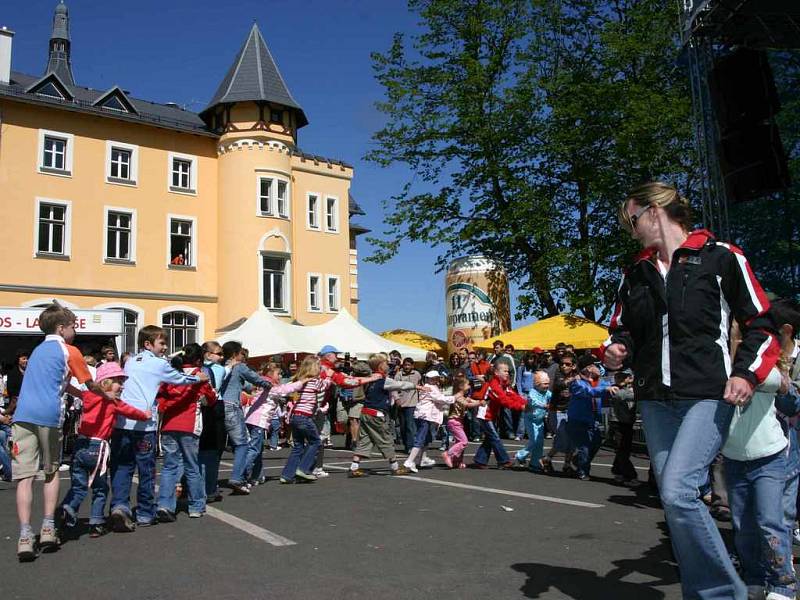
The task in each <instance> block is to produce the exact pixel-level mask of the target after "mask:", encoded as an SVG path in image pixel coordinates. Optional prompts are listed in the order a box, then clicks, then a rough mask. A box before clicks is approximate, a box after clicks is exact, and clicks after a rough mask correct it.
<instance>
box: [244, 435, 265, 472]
mask: <svg viewBox="0 0 800 600" xmlns="http://www.w3.org/2000/svg"><path fill="white" fill-rule="evenodd" d="M247 430H248V431H249V432H250V445H249V446H248V447H247V469H246V472H247V473H249V476H248V479H250V480H255V479H258V478H259V477H261V470H262V469H263V468H264V455H263V454H262V451H263V450H264V437H265V436H266V433H267V432H266V431H265V430H264V428H263V427H259V426H257V425H248V426H247Z"/></svg>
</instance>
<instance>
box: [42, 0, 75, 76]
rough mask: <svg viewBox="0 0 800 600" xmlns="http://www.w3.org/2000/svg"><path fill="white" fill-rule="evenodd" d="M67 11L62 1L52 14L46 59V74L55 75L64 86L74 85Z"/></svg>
mask: <svg viewBox="0 0 800 600" xmlns="http://www.w3.org/2000/svg"><path fill="white" fill-rule="evenodd" d="M70 45H71V42H70V38H69V11H68V10H67V5H66V4H64V0H61V2H59V3H58V5H57V6H56V9H55V11H54V13H53V33H52V34H51V35H50V54H49V56H48V59H47V70H46V71H45V75H47V74H48V73H55V74H56V75H58V78H59V79H60V80H61V81H62V82H63V83H64V84H66V85H75V78H74V77H73V76H72V62H71V60H70Z"/></svg>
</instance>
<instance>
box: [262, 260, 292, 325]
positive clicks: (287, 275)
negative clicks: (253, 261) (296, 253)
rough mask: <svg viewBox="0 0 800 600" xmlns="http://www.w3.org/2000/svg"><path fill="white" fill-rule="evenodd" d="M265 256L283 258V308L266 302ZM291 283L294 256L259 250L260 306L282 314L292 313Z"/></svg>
mask: <svg viewBox="0 0 800 600" xmlns="http://www.w3.org/2000/svg"><path fill="white" fill-rule="evenodd" d="M264 257H273V258H280V259H283V260H284V261H285V262H284V271H283V286H282V289H283V298H282V299H283V308H270V307H268V306H266V305H265V304H264ZM291 285H292V257H291V255H290V254H288V253H286V252H270V251H268V250H259V252H258V306H259V308H262V307H263V308H265V309H266V310H268V311H270V312H274V313H278V314H281V315H288V314H291V298H292V296H291Z"/></svg>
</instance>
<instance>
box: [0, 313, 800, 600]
mask: <svg viewBox="0 0 800 600" xmlns="http://www.w3.org/2000/svg"><path fill="white" fill-rule="evenodd" d="M772 311H773V313H774V315H775V318H776V321H778V322H780V323H781V324H782V328H781V334H782V338H781V342H782V350H783V354H782V356H783V358H782V361H780V362H779V365H778V367H776V368H775V369H773V372H772V373H771V374H770V376H769V377H768V378H767V379H766V380H765V381H764V383H763V384H762V385H761V386H760V387H759V388H758V389H757V390H756V393H755V395H754V397H753V400H752V401H751V403H750V404H749V406H748V407H747V408H746V409H743V408H737V410H736V414H735V416H734V418H733V421H732V423H731V426H730V432H729V435H728V438H727V442H726V444H725V445H724V446H723V449H722V455H723V457H724V468H725V475H726V478H727V482H728V489H729V492H730V505H731V512H732V515H733V526H734V532H735V546H736V551H737V553H738V555H739V557H740V558H741V561H742V576H743V578H744V580H745V583H747V585H748V586H750V588H752V589H753V590H756V592H755V593H758V590H763V591H764V593H765V594H766V593H767V592H769V593H770V594H771V595H770V596H768V597H769V598H776V599H778V600H780V599H782V598H793V597H794V589H795V578H794V571H793V570H792V567H791V564H792V561H791V537H790V535H789V534H788V533H787V531H788V530H789V529H791V528H792V527H793V525H794V522H795V519H796V514H797V508H796V498H797V487H798V484H797V480H798V473H800V450H798V445H797V430H798V428H800V424H799V420H798V417H797V415H798V413H799V412H800V394H799V393H798V386H800V383H799V382H798V380H800V360H798V355H799V354H800V351H799V350H798V344H797V342H796V341H795V337H796V334H797V332H798V330H800V311H798V309H797V306H796V304H793V303H791V302H780V301H779V302H776V303H773V309H772ZM39 322H40V326H41V328H42V330H43V332H44V333H45V335H46V337H45V340H44V342H42V343H41V344H40V345H39V346H37V347H36V349H35V350H34V351H33V352H32V354H31V355H30V358H29V360H28V361H27V365H26V370H25V376H24V378H23V380H22V385H21V388H20V391H19V396H18V398H17V402H16V411H15V413H14V420H13V427H12V430H11V438H12V440H13V446H12V448H13V449H12V452H11V457H12V461H11V464H10V469H11V471H12V475H13V479H14V480H15V481H16V482H17V509H18V517H19V522H20V536H19V541H18V556H19V559H20V560H21V561H30V560H33V559H34V558H35V557H36V555H37V553H38V551H41V552H49V551H52V550H55V549H56V548H57V547H58V544H59V532H58V529H57V524H60V525H61V526H62V527H65V528H69V527H73V526H75V524H76V523H77V520H78V512H79V509H80V505H81V503H82V502H83V501H84V500H85V499H86V497H87V496H88V495H89V493H90V492H91V508H90V518H89V526H90V535H91V536H92V537H99V536H101V535H103V534H104V533H106V532H107V531H108V530H109V529H110V530H114V531H119V532H126V531H127V532H130V531H134V530H135V529H136V528H137V527H147V526H149V525H152V524H154V523H155V522H157V521H158V522H172V521H174V520H175V519H176V508H177V500H178V497H179V495H180V494H184V495H185V496H186V499H187V503H188V514H189V517H190V518H200V517H202V516H203V515H204V513H205V512H206V504H207V503H210V502H215V501H217V500H219V499H220V498H221V496H220V491H219V481H218V473H219V461H220V458H221V456H222V452H223V451H224V449H225V448H226V446H230V447H231V448H232V450H233V455H234V463H233V472H232V474H231V476H230V478H229V480H228V486H229V487H230V488H231V490H233V493H234V494H241V495H246V494H249V493H250V492H251V490H252V488H253V486H257V485H259V484H262V483H264V482H265V480H266V478H265V476H264V474H263V465H262V452H263V449H264V444H265V440H267V439H269V440H270V442H269V447H270V449H277V447H278V435H279V431H280V430H281V429H282V428H283V429H284V430H285V431H286V433H287V437H289V438H290V439H291V444H292V449H291V453H290V455H289V458H288V460H287V462H286V465H285V467H284V468H283V471H282V472H281V475H280V482H281V483H284V484H289V483H295V482H313V481H315V480H317V479H318V478H320V477H324V476H326V475H327V474H326V473H325V471H324V469H323V468H322V467H323V450H324V448H323V444H322V440H321V438H320V432H321V430H322V429H323V426H324V422H325V421H326V420H328V418H329V417H328V412H329V408H330V405H331V400H332V398H333V396H332V392H333V391H334V390H339V391H341V392H344V393H343V394H342V396H343V397H344V398H346V399H348V400H347V402H348V404H347V405H346V406H345V407H344V408H343V410H342V414H343V415H344V417H343V418H346V419H347V420H348V421H352V420H354V419H355V420H357V427H353V423H352V422H350V423H348V425H347V426H348V428H349V429H350V432H351V433H352V437H353V445H354V448H353V455H352V461H351V466H350V469H349V470H348V476H349V477H351V478H359V477H364V476H366V475H367V474H368V472H367V471H366V470H364V469H362V468H361V462H362V461H363V460H364V459H366V458H368V457H369V456H370V454H371V452H372V451H373V450H375V449H377V450H378V451H379V452H380V453H381V454H382V455H383V457H384V458H385V459H386V460H387V462H388V464H389V468H390V472H391V473H392V474H393V475H397V476H402V475H406V474H408V473H410V472H413V473H416V472H417V471H418V470H419V468H421V467H428V466H432V465H433V464H436V461H435V459H433V458H431V457H430V456H428V453H427V451H428V448H429V446H430V444H431V443H432V442H433V441H434V440H436V439H437V434H438V433H439V432H440V430H441V431H443V436H444V451H443V454H442V461H443V462H444V464H445V466H447V467H449V468H454V469H457V468H464V467H466V466H467V462H466V461H465V458H464V452H465V449H466V447H467V443H468V440H469V436H468V428H469V427H470V421H475V422H477V424H478V426H479V428H480V434H481V439H480V441H481V443H480V446H479V447H478V448H477V451H476V453H475V455H474V457H473V459H472V464H471V466H473V467H474V468H478V469H485V468H488V466H489V461H490V458H491V455H492V454H494V457H495V459H496V461H497V466H498V468H501V469H510V468H513V467H521V466H525V467H527V469H529V470H530V471H532V472H534V473H546V472H550V471H552V469H553V467H552V458H553V456H555V453H557V452H563V453H564V454H565V457H566V460H565V467H564V471H565V472H566V473H568V474H573V475H574V476H575V477H576V478H577V479H579V480H586V479H588V478H589V476H590V469H591V464H592V460H593V458H594V456H595V454H596V453H597V451H598V449H599V448H600V443H601V440H602V435H603V428H602V426H601V425H602V423H603V420H604V419H603V415H604V411H605V408H606V407H609V406H610V407H612V410H613V413H614V416H615V428H616V430H617V432H618V436H619V441H618V449H617V455H616V457H615V460H614V465H613V467H612V473H613V474H614V477H615V479H616V480H617V481H619V482H623V483H627V484H631V485H632V484H635V483H636V480H637V475H636V469H635V468H634V466H633V464H632V463H631V460H630V452H631V445H632V439H633V432H634V425H635V423H636V406H635V402H634V399H633V393H632V391H631V381H632V375H631V373H630V372H626V371H620V372H618V373H616V374H615V376H614V380H613V381H614V383H613V385H612V384H609V383H607V380H605V379H604V378H602V377H601V368H602V367H600V366H599V365H598V362H597V360H596V359H595V357H594V356H592V355H590V354H588V353H587V354H583V355H580V356H576V355H575V354H574V353H572V352H570V351H569V350H568V349H566V348H561V349H558V348H557V350H556V355H555V357H554V358H555V362H554V364H555V368H553V365H552V364H550V365H548V364H542V363H541V362H539V363H538V364H537V363H536V362H535V361H530V360H526V361H524V362H523V365H522V366H521V367H519V368H512V365H513V364H514V363H513V358H512V357H510V356H508V355H506V354H503V353H500V354H498V353H496V354H495V356H494V357H493V358H494V360H488V361H487V362H488V363H489V365H490V367H489V369H486V368H484V367H482V366H479V368H477V369H473V368H472V366H474V364H475V363H471V362H469V361H468V362H467V364H466V365H464V366H461V367H460V368H456V369H454V372H452V373H450V374H447V373H446V367H445V366H444V365H443V364H441V363H437V362H431V363H430V364H429V365H427V366H426V369H425V370H424V372H423V373H422V374H421V375H420V374H417V375H414V373H416V371H415V370H414V369H413V364H409V363H408V362H401V361H400V360H396V359H395V358H394V357H389V356H387V355H385V354H375V355H373V356H372V357H370V359H369V362H368V363H357V364H356V365H354V368H353V369H352V370H351V371H350V372H349V373H346V372H343V371H341V370H337V368H336V365H337V353H338V350H337V349H336V348H333V347H331V346H325V347H323V348H322V349H321V351H320V352H319V353H318V354H317V355H316V356H307V357H306V358H304V359H303V361H302V362H301V363H300V365H299V367H298V368H297V369H296V370H295V372H294V373H293V374H292V376H291V378H290V379H289V380H285V379H283V378H282V367H281V365H280V364H278V363H274V362H273V363H268V364H266V365H265V366H264V368H263V369H261V373H257V372H255V371H253V370H252V369H251V368H250V367H249V366H248V365H247V362H246V359H247V352H246V350H245V349H244V348H242V346H241V344H239V343H237V342H227V343H226V344H225V345H223V346H219V344H217V343H216V342H207V343H206V344H203V346H200V345H198V344H188V345H187V346H185V347H184V348H183V349H182V351H181V352H180V353H178V354H176V355H175V356H174V357H173V359H172V362H171V363H170V362H169V361H168V360H167V359H166V358H164V353H165V351H166V336H165V335H164V331H163V330H162V329H161V328H159V327H155V326H147V327H144V328H142V330H141V331H140V333H139V336H138V344H139V348H140V352H139V353H138V354H136V355H134V356H131V357H130V358H129V359H128V360H127V361H126V363H125V366H124V369H123V368H122V367H121V366H120V364H119V363H117V362H115V361H113V360H108V361H106V362H103V363H102V364H100V365H99V366H98V367H97V368H96V370H95V372H94V373H92V372H90V370H89V368H88V366H87V365H86V362H85V361H84V358H83V356H82V355H81V353H80V352H79V351H78V350H77V349H76V348H75V347H74V346H72V345H71V344H70V343H71V342H72V340H73V338H74V336H75V316H74V314H73V313H72V312H71V311H69V310H68V309H67V308H64V307H62V306H60V305H58V304H57V303H54V304H52V305H51V306H49V307H47V308H46V309H45V310H44V311H43V312H42V314H41V316H40V319H39ZM733 352H735V348H734V349H733ZM401 365H402V368H401ZM433 367H438V368H433ZM440 369H441V370H440ZM356 373H357V374H356ZM514 374H516V376H517V377H518V378H519V380H518V381H517V382H515V381H514V379H513V375H514ZM445 375H451V377H449V379H451V383H452V389H451V390H448V389H447V388H446V386H445V385H444V384H445V381H446V377H445ZM245 390H249V391H251V392H253V393H251V394H250V395H249V396H248V395H247V394H245V393H244V392H245ZM349 390H353V391H357V392H358V402H355V403H354V402H353V400H352V399H353V398H355V397H356V394H355V393H353V394H352V395H348V394H347V391H349ZM65 393H69V394H72V395H75V396H80V397H81V398H82V415H81V419H80V423H79V425H78V428H77V431H78V437H77V440H76V441H75V444H74V448H73V451H72V459H71V466H70V471H71V486H70V489H69V491H68V492H67V493H66V495H65V496H64V497H63V499H62V500H61V502H60V503H59V478H58V476H57V473H58V469H59V466H60V464H61V436H62V431H61V424H62V420H63V402H62V397H63V395H64V394H65ZM247 397H250V398H251V401H249V402H243V398H247ZM401 398H402V401H400V399H401ZM395 405H397V406H395ZM354 406H357V408H358V410H357V412H354V411H353V408H354ZM409 408H411V409H413V410H409ZM505 411H509V413H508V414H511V415H512V416H513V415H518V418H519V420H518V422H517V423H513V425H512V426H510V427H509V426H506V424H505V423H504V420H505V416H504V415H505V414H507V413H506V412H505ZM398 415H399V416H400V419H408V418H411V417H412V415H413V426H410V425H411V424H409V423H406V422H405V421H404V422H402V423H400V425H403V427H402V428H401V427H397V428H396V423H395V421H397V418H398ZM393 417H394V418H393ZM6 425H7V424H6ZM406 425H409V428H408V429H406ZM443 425H444V426H445V428H444V429H442V426H443ZM502 430H504V431H502ZM520 431H522V432H523V434H524V437H526V438H527V442H526V446H525V447H524V448H522V449H520V450H519V451H518V452H516V454H515V455H514V457H513V458H512V457H511V456H510V455H509V453H508V452H507V450H506V448H505V446H504V443H503V438H502V436H501V433H505V437H512V436H514V434H516V433H518V432H520ZM548 431H549V434H550V435H552V436H553V444H552V448H551V449H550V451H549V452H548V454H547V455H545V454H544V439H545V435H546V432H548ZM409 432H411V435H410V439H409ZM450 439H452V444H450V445H449V442H450ZM398 441H400V442H402V443H404V444H406V445H407V446H408V452H407V455H408V456H407V458H406V460H405V461H404V462H403V463H402V464H401V463H400V461H399V460H398V457H397V452H396V450H395V445H396V443H397V442H398ZM448 445H449V447H447V446H448ZM157 448H160V451H161V453H162V455H163V465H162V467H161V469H160V475H159V479H158V495H157V496H156V479H157V472H156V451H157ZM7 470H8V468H6V467H5V465H4V472H6V473H7ZM39 470H43V471H44V475H45V482H44V515H43V521H42V526H41V529H40V531H39V536H38V540H37V536H36V535H35V533H34V530H33V528H32V526H31V505H32V499H33V481H34V477H35V475H36V474H37V472H38V471H39ZM135 475H137V476H138V482H137V490H136V495H137V497H136V509H135V511H134V510H132V508H131V499H130V495H131V488H132V484H133V481H134V476H135ZM109 495H110V496H111V497H110V511H109V513H108V518H106V509H107V505H109V498H108V496H109ZM767 549H768V552H767Z"/></svg>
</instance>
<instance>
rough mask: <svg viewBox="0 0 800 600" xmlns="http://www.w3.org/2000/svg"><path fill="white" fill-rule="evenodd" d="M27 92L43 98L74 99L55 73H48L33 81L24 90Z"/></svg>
mask: <svg viewBox="0 0 800 600" xmlns="http://www.w3.org/2000/svg"><path fill="white" fill-rule="evenodd" d="M25 91H26V92H28V93H29V94H36V95H37V96H44V97H45V98H54V99H56V100H68V101H70V102H71V101H72V100H73V99H74V97H73V95H72V94H71V93H70V91H69V89H67V86H65V85H64V84H63V83H62V82H61V80H60V79H59V78H58V75H56V74H55V73H48V74H47V75H45V76H44V77H42V78H41V79H39V80H38V81H36V82H34V83H33V84H32V85H31V86H29V87H28V89H27V90H25Z"/></svg>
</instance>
